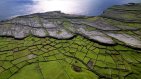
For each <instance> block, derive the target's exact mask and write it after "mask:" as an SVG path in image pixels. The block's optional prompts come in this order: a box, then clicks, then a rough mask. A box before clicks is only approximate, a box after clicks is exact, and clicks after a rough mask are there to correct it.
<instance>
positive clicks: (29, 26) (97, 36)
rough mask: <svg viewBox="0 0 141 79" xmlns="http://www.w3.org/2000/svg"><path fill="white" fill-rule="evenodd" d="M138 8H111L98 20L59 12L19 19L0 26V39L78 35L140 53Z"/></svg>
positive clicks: (70, 36)
mask: <svg viewBox="0 0 141 79" xmlns="http://www.w3.org/2000/svg"><path fill="white" fill-rule="evenodd" d="M140 7H141V4H127V5H122V6H113V7H111V8H109V9H108V10H106V11H105V12H104V13H103V14H102V15H101V16H98V17H87V16H79V15H70V14H64V13H61V12H60V11H54V12H46V13H36V14H31V15H26V16H19V17H16V18H13V19H10V20H6V21H3V22H0V36H12V37H14V38H17V39H22V38H25V37H27V36H29V35H34V36H37V37H54V38H57V39H69V38H72V37H73V36H75V35H77V34H79V35H82V36H84V37H86V38H88V39H91V40H93V41H97V42H99V43H104V44H109V45H113V44H123V45H127V46H130V47H134V48H139V49H141V37H140V36H139V37H138V35H140V33H141V26H140V25H141V24H140V23H141V18H140V17H141V15H140V10H141V9H140ZM137 32H138V33H137ZM129 33H130V34H129Z"/></svg>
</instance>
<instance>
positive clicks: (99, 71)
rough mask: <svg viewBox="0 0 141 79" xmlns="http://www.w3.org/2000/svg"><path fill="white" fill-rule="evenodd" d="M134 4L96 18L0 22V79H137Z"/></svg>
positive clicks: (138, 25) (56, 15) (140, 49)
mask: <svg viewBox="0 0 141 79" xmlns="http://www.w3.org/2000/svg"><path fill="white" fill-rule="evenodd" d="M140 6H141V5H140V4H136V5H134V4H132V5H131V4H130V5H123V6H114V7H112V8H110V9H108V10H107V11H105V12H104V14H103V15H102V16H99V17H84V16H75V15H67V14H63V13H60V12H49V13H43V14H33V15H27V16H21V17H17V18H14V19H11V20H8V21H4V22H0V35H1V37H0V79H99V78H102V79H140V78H141V20H140V18H138V17H136V16H135V14H137V13H140V8H138V7H140ZM127 7H129V8H130V10H128V8H127ZM135 7H136V9H134V8H135ZM121 10H122V11H121ZM109 11H110V12H109ZM128 11H132V12H131V13H129V14H127V13H128ZM120 12H123V13H120ZM115 13H116V14H115ZM119 14H120V15H119ZM130 14H131V15H133V16H131V15H130ZM125 15H126V16H125ZM118 16H119V17H118ZM138 16H139V17H141V16H140V14H139V15H138ZM119 18H120V19H119ZM9 36H11V37H9Z"/></svg>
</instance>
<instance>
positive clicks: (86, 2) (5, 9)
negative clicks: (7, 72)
mask: <svg viewBox="0 0 141 79" xmlns="http://www.w3.org/2000/svg"><path fill="white" fill-rule="evenodd" d="M127 3H141V0H0V20H5V19H8V18H12V17H15V16H20V15H27V14H32V13H42V12H47V11H62V12H64V13H68V14H78V15H88V16H98V15H100V14H101V13H102V12H103V11H104V10H106V9H107V8H109V7H111V6H113V5H121V4H127Z"/></svg>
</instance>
